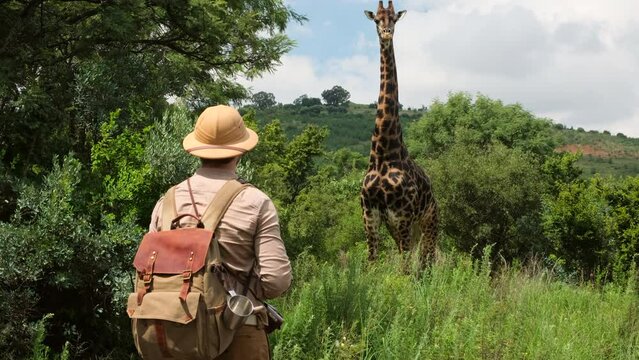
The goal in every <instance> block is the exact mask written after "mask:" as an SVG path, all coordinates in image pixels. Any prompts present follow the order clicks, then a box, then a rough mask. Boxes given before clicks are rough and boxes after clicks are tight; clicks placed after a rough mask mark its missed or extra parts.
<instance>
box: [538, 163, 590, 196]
mask: <svg viewBox="0 0 639 360" xmlns="http://www.w3.org/2000/svg"><path fill="white" fill-rule="evenodd" d="M580 158H581V156H580V155H579V154H571V153H555V154H552V155H551V156H548V157H547V158H546V160H545V162H544V163H543V165H542V167H541V170H542V172H543V174H544V175H545V176H546V177H547V180H546V181H547V183H548V185H549V186H550V190H549V192H550V193H551V194H553V195H557V194H558V193H559V191H560V187H561V186H562V185H564V184H570V183H572V182H575V181H577V180H578V179H579V178H580V177H581V175H582V174H583V170H582V169H581V168H579V167H578V166H577V165H576V164H577V161H579V159H580Z"/></svg>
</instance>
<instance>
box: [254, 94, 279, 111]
mask: <svg viewBox="0 0 639 360" xmlns="http://www.w3.org/2000/svg"><path fill="white" fill-rule="evenodd" d="M251 100H252V101H253V104H255V106H256V107H257V108H258V109H267V108H270V107H271V106H273V105H275V104H277V102H276V101H275V95H273V94H272V93H268V92H264V91H260V92H258V93H255V94H253V96H252V97H251Z"/></svg>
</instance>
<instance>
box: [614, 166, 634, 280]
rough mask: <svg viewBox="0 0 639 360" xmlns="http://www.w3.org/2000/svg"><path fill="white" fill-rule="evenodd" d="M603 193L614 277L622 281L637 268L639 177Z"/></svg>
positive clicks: (623, 180)
mask: <svg viewBox="0 0 639 360" xmlns="http://www.w3.org/2000/svg"><path fill="white" fill-rule="evenodd" d="M606 190H607V191H606V200H607V202H608V208H609V209H610V212H609V216H610V218H609V219H608V220H607V225H608V226H607V227H608V229H609V232H610V239H611V240H610V244H609V248H610V251H611V253H612V254H611V257H612V260H611V262H612V269H613V275H614V277H615V280H619V281H623V280H624V279H625V278H626V277H627V276H628V275H629V276H636V274H635V272H634V271H633V270H632V269H633V268H635V269H636V267H637V266H639V177H634V178H631V177H627V178H625V179H622V180H617V181H616V182H613V183H612V184H611V185H610V186H609V187H608V188H607V189H606Z"/></svg>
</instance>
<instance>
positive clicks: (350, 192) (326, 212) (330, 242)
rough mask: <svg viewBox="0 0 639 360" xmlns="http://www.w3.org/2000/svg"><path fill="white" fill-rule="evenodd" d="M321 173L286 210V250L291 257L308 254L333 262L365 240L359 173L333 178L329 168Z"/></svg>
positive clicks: (312, 179) (360, 175)
mask: <svg viewBox="0 0 639 360" xmlns="http://www.w3.org/2000/svg"><path fill="white" fill-rule="evenodd" d="M322 170H323V171H322ZM322 170H320V173H319V174H318V175H316V176H314V177H312V178H311V180H310V182H309V184H308V186H306V187H305V188H304V190H303V191H302V192H301V193H300V194H299V195H298V196H297V198H296V199H295V202H294V203H293V204H291V206H290V208H289V213H288V215H289V217H288V231H287V234H288V238H287V243H286V249H287V252H288V253H289V255H290V256H292V257H293V258H295V257H296V256H297V255H298V254H300V253H301V252H302V251H307V252H308V253H309V254H313V255H314V256H317V257H318V258H321V259H327V260H328V259H334V258H336V257H337V256H338V254H339V253H340V252H344V251H346V250H348V249H350V248H352V247H353V245H354V244H355V243H357V242H363V241H365V238H364V232H363V230H362V217H361V208H360V201H359V191H360V187H361V177H362V173H361V172H360V171H356V172H352V173H350V174H348V175H346V176H344V177H341V178H339V179H336V178H334V177H333V176H334V175H333V174H332V171H331V170H332V169H330V168H324V169H322ZM335 204H339V206H335Z"/></svg>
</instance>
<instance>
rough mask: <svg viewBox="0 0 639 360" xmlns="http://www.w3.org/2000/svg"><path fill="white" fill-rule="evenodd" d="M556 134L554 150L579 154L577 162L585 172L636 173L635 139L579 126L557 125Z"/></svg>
mask: <svg viewBox="0 0 639 360" xmlns="http://www.w3.org/2000/svg"><path fill="white" fill-rule="evenodd" d="M559 138H560V141H561V144H562V145H561V146H559V147H558V149H557V151H567V152H571V153H581V154H583V157H582V159H581V160H580V161H579V165H581V166H582V168H583V169H584V175H586V176H588V175H594V174H597V173H599V174H602V175H621V176H625V175H630V176H635V175H639V139H636V138H629V137H626V136H624V135H623V134H617V135H612V134H610V133H609V132H603V133H600V132H597V131H588V132H586V131H584V130H582V129H578V130H573V129H561V130H559Z"/></svg>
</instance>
